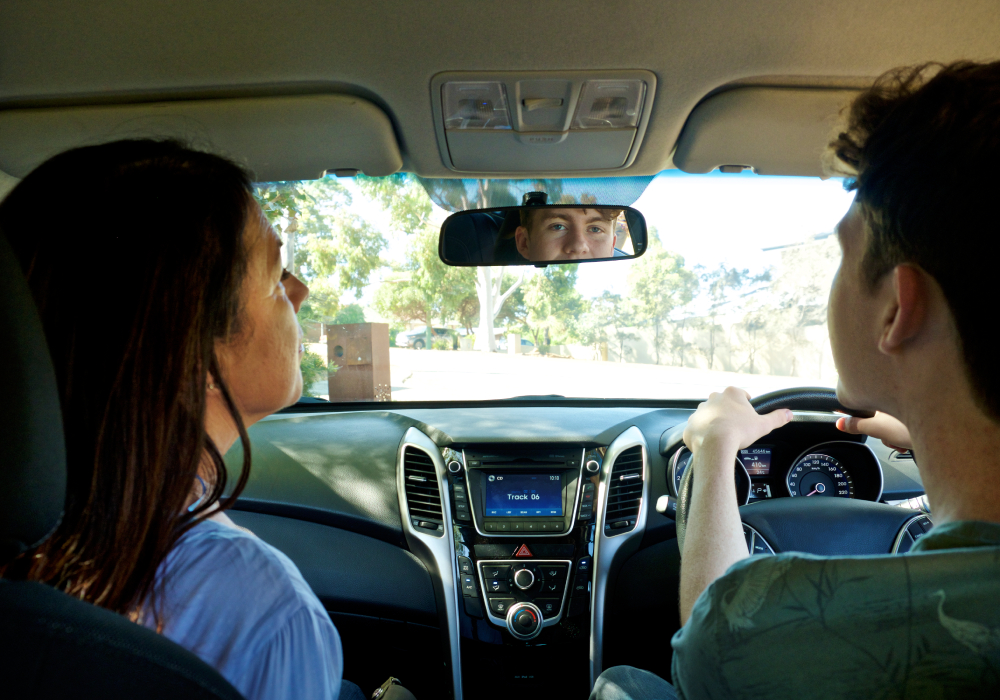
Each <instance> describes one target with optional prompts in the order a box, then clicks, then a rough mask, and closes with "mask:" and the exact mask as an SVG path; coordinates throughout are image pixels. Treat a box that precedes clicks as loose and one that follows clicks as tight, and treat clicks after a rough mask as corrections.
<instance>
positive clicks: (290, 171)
mask: <svg viewBox="0 0 1000 700" xmlns="http://www.w3.org/2000/svg"><path fill="white" fill-rule="evenodd" d="M143 137H156V138H167V137H169V138H178V139H181V140H183V141H185V142H187V143H189V144H191V145H192V146H194V147H195V148H200V149H203V150H207V151H212V152H214V153H219V154H221V155H225V156H228V157H230V158H233V159H234V160H236V161H237V162H240V163H242V164H244V165H246V166H248V167H249V168H250V169H251V170H253V172H254V174H255V176H256V179H257V180H258V181H260V182H273V181H277V180H308V179H314V178H319V177H322V176H323V174H324V173H325V172H327V171H331V172H332V171H341V172H343V171H348V172H351V171H359V172H363V173H365V174H367V175H389V174H391V173H394V172H396V171H397V170H399V169H400V168H401V167H402V165H403V160H402V157H401V156H400V153H399V145H398V144H397V142H396V137H395V135H394V133H393V129H392V123H391V122H390V121H389V117H388V116H386V114H385V112H383V111H382V110H381V109H379V108H378V107H376V106H375V105H373V104H372V103H371V102H368V101H366V100H363V99H360V98H357V97H351V96H348V95H301V96H286V97H260V98H234V99H218V100H186V101H175V102H153V103H145V104H130V105H105V106H94V107H59V108H42V109H14V110H7V111H3V112H0V170H3V171H5V172H7V173H9V174H11V175H13V176H15V177H24V176H25V175H27V174H28V173H29V172H31V170H32V169H33V168H35V167H36V166H37V165H39V164H40V163H42V162H43V161H45V160H46V159H47V158H49V157H51V156H53V155H55V154H57V153H60V152H62V151H65V150H66V149H69V148H73V147H76V146H84V145H90V144H97V143H104V142H107V141H113V140H117V139H125V138H143Z"/></svg>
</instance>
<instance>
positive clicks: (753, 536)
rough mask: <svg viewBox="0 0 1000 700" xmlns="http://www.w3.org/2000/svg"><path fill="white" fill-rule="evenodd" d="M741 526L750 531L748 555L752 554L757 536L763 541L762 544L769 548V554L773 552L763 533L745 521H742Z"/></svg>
mask: <svg viewBox="0 0 1000 700" xmlns="http://www.w3.org/2000/svg"><path fill="white" fill-rule="evenodd" d="M743 527H745V528H746V529H747V530H749V531H750V547H749V549H750V556H754V553H753V545H754V543H755V542H756V541H757V539H758V538H759V539H760V541H761V542H763V543H764V546H765V547H767V548H768V550H770V551H769V554H774V547H772V546H771V543H770V542H768V541H767V539H766V538H765V537H764V535H762V534H760V533H759V532H757V530H756V529H755V528H754V527H753V526H752V525H747V524H746V523H743ZM761 556H764V555H761Z"/></svg>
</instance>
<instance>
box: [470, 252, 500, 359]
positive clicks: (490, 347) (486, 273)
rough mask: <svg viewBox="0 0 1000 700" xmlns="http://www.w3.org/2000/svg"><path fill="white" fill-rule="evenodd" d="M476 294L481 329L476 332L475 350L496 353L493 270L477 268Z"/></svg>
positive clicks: (490, 268)
mask: <svg viewBox="0 0 1000 700" xmlns="http://www.w3.org/2000/svg"><path fill="white" fill-rule="evenodd" d="M476 272H477V273H478V275H477V277H476V294H477V295H478V296H479V328H478V329H477V330H476V344H475V346H474V347H473V349H475V350H480V351H482V352H494V351H495V350H496V349H497V339H496V336H495V335H494V330H493V318H494V317H493V268H492V267H480V268H477V270H476Z"/></svg>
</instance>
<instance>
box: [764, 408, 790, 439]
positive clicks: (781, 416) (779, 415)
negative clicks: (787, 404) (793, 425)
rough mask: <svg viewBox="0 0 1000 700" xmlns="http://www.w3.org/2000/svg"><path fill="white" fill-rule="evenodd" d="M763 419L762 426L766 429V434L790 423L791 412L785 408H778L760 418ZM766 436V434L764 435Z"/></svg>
mask: <svg viewBox="0 0 1000 700" xmlns="http://www.w3.org/2000/svg"><path fill="white" fill-rule="evenodd" d="M761 418H763V419H764V424H765V425H766V426H768V427H767V432H768V433H769V432H771V431H772V430H776V429H778V428H780V427H781V426H783V425H786V424H787V423H789V422H791V420H792V412H791V411H790V410H789V409H787V408H779V409H778V410H776V411H771V412H770V413H765V414H764V415H762V416H761ZM765 434H766V433H765Z"/></svg>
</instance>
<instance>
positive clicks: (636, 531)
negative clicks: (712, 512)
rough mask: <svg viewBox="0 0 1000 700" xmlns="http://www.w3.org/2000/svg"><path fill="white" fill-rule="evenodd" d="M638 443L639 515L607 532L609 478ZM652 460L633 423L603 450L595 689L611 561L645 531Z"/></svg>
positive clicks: (593, 632)
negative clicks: (620, 529)
mask: <svg viewBox="0 0 1000 700" xmlns="http://www.w3.org/2000/svg"><path fill="white" fill-rule="evenodd" d="M636 446H639V447H641V448H642V500H641V501H640V503H639V515H638V516H637V517H636V520H635V527H634V528H632V529H631V530H630V531H628V532H620V533H617V534H615V535H610V536H609V535H605V534H604V511H605V508H606V507H607V499H608V497H607V492H608V482H609V481H610V479H611V471H612V470H613V469H614V466H615V461H616V460H617V459H618V456H619V455H620V454H621V453H622V452H624V451H625V450H627V449H630V448H632V447H636ZM650 481H652V480H651V479H650V464H649V447H648V446H647V445H646V438H645V437H643V434H642V431H641V430H639V428H637V427H635V426H634V425H633V426H631V427H630V428H628V429H626V430H625V431H624V432H623V433H621V434H620V435H619V436H618V437H616V438H615V439H614V440H613V441H612V442H611V444H610V445H609V446H608V449H607V452H606V453H605V454H604V460H603V466H602V474H601V483H600V485H599V486H598V489H597V499H596V500H597V503H596V507H595V511H594V515H595V519H596V525H597V533H596V537H595V544H594V567H593V572H592V574H591V575H592V576H593V579H592V580H591V586H592V593H591V602H590V688H591V689H593V687H594V683H595V682H596V681H597V677H598V676H599V675H601V671H603V670H604V668H603V660H602V655H603V646H602V645H603V642H604V640H603V635H604V596H605V595H606V593H607V586H608V573H609V571H610V569H611V562H612V560H613V559H614V555H615V552H617V551H618V550H619V549H620V548H621V547H622V545H623V544H625V543H626V542H628V541H630V540H631V539H632V538H634V537H638V538H640V539H641V538H642V536H643V534H644V533H645V531H646V514H647V513H648V512H649V502H650V495H649V494H650V488H651V485H650Z"/></svg>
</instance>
